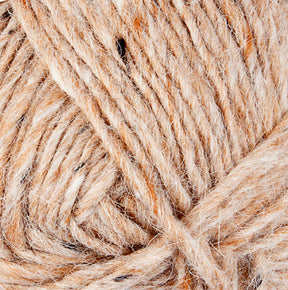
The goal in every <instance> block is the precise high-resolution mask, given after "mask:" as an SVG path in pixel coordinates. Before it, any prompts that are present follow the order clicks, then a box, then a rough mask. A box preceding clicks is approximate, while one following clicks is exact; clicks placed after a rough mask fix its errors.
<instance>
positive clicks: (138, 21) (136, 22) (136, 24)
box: [133, 17, 141, 31]
mask: <svg viewBox="0 0 288 290" xmlns="http://www.w3.org/2000/svg"><path fill="white" fill-rule="evenodd" d="M133 25H134V28H135V29H136V30H137V31H139V30H141V22H140V19H139V18H138V17H136V18H135V20H134V23H133Z"/></svg>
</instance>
